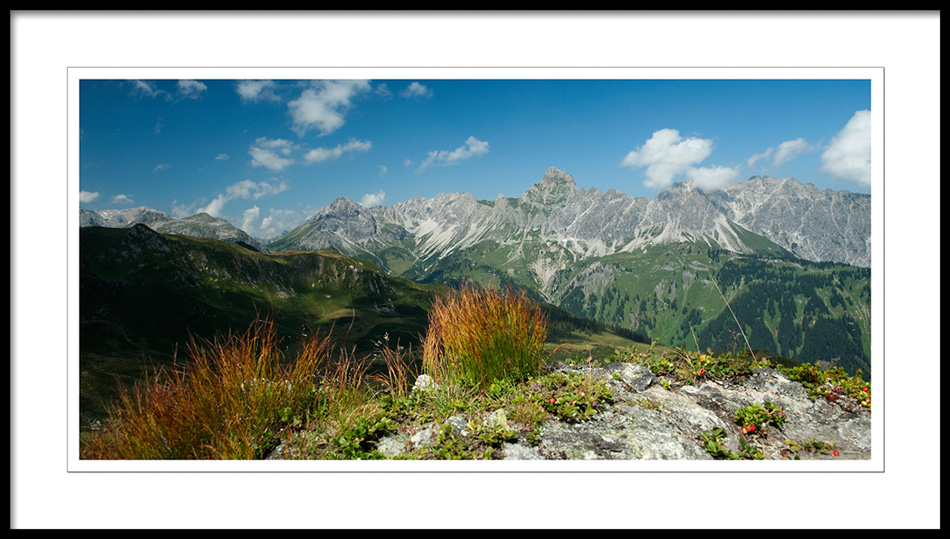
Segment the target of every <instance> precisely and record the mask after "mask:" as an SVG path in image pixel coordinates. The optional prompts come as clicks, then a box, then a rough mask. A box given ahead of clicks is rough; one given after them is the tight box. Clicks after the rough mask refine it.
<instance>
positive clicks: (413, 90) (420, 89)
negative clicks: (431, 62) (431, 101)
mask: <svg viewBox="0 0 950 539" xmlns="http://www.w3.org/2000/svg"><path fill="white" fill-rule="evenodd" d="M399 97H404V98H406V99H409V98H412V97H432V90H431V89H430V88H428V87H427V86H426V85H425V84H420V83H418V82H413V83H412V84H410V85H409V86H406V88H405V89H404V90H403V91H402V92H399Z"/></svg>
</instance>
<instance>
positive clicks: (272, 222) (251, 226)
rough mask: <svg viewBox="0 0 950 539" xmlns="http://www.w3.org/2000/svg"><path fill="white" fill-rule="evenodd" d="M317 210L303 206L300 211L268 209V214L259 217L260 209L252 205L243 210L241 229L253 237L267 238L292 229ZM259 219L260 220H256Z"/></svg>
mask: <svg viewBox="0 0 950 539" xmlns="http://www.w3.org/2000/svg"><path fill="white" fill-rule="evenodd" d="M316 211H317V210H316V209H313V208H305V209H302V210H300V211H294V210H280V209H273V208H272V209H270V210H268V212H269V215H268V216H267V217H264V218H263V219H261V210H260V208H258V207H257V206H253V207H251V208H248V209H247V210H244V214H243V216H242V220H241V230H243V231H245V232H247V233H248V234H250V235H251V236H253V237H255V238H261V239H264V240H269V239H273V238H276V237H278V236H281V235H283V234H286V233H287V232H289V231H291V230H293V229H294V228H296V227H297V226H299V225H300V224H301V223H303V222H304V221H305V220H306V219H307V218H308V217H310V216H311V215H313V214H314V213H315V212H316ZM258 219H260V222H258Z"/></svg>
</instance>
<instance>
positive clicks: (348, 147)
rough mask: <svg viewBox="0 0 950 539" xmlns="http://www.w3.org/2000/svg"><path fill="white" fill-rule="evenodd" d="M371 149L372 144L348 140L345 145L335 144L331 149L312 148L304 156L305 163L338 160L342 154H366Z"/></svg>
mask: <svg viewBox="0 0 950 539" xmlns="http://www.w3.org/2000/svg"><path fill="white" fill-rule="evenodd" d="M372 147H373V143H372V142H369V141H365V140H356V139H350V141H349V142H347V143H346V144H337V145H336V146H335V147H333V148H314V149H312V150H310V151H309V152H307V153H306V155H304V160H305V161H306V162H307V163H316V162H320V161H327V160H329V159H339V158H340V157H341V156H342V155H343V154H344V153H348V152H366V151H369V150H370V148H372Z"/></svg>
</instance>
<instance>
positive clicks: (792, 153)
mask: <svg viewBox="0 0 950 539" xmlns="http://www.w3.org/2000/svg"><path fill="white" fill-rule="evenodd" d="M811 148H812V147H811V146H810V145H809V144H808V143H807V142H805V139H803V138H797V139H795V140H787V141H785V142H783V143H781V144H779V145H778V150H776V151H775V158H774V159H773V160H772V163H773V164H774V165H781V164H782V163H785V162H788V161H790V160H792V159H794V158H796V157H798V156H799V155H801V154H803V153H805V152H807V151H809V150H811ZM769 149H770V150H771V148H769Z"/></svg>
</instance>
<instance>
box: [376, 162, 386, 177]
mask: <svg viewBox="0 0 950 539" xmlns="http://www.w3.org/2000/svg"><path fill="white" fill-rule="evenodd" d="M376 168H378V169H379V177H380V178H382V177H383V176H385V175H386V172H388V171H389V167H387V166H386V165H377V166H376Z"/></svg>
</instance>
